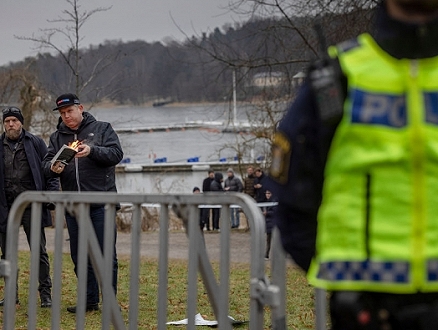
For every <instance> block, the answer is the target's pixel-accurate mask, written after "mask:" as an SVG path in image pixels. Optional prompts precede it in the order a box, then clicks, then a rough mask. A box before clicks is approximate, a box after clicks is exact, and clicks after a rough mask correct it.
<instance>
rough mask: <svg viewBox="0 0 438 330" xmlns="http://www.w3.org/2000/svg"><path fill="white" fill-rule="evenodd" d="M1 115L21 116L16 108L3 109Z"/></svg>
mask: <svg viewBox="0 0 438 330" xmlns="http://www.w3.org/2000/svg"><path fill="white" fill-rule="evenodd" d="M2 112H3V114H4V115H6V114H8V113H19V114H20V115H21V110H20V109H18V108H16V107H9V108H4V109H3V110H2Z"/></svg>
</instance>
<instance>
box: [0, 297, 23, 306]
mask: <svg viewBox="0 0 438 330" xmlns="http://www.w3.org/2000/svg"><path fill="white" fill-rule="evenodd" d="M4 305H5V298H3V299H1V300H0V306H4ZM15 305H20V300H18V299H17V300H15Z"/></svg>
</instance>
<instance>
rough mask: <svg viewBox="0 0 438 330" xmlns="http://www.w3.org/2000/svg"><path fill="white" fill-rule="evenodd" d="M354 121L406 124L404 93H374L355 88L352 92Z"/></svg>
mask: <svg viewBox="0 0 438 330" xmlns="http://www.w3.org/2000/svg"><path fill="white" fill-rule="evenodd" d="M352 96H353V100H352V122H353V123H362V124H378V125H385V126H391V127H403V126H406V122H407V120H406V101H405V96H404V95H386V94H372V93H367V92H364V91H360V90H355V91H354V92H353V94H352Z"/></svg>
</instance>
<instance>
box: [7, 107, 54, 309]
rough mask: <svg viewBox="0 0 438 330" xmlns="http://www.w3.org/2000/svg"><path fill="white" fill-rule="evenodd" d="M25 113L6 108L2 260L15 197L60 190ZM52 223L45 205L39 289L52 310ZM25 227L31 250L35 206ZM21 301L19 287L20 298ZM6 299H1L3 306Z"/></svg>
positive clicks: (44, 148)
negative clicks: (26, 123)
mask: <svg viewBox="0 0 438 330" xmlns="http://www.w3.org/2000/svg"><path fill="white" fill-rule="evenodd" d="M23 123H24V119H23V114H22V113H21V110H20V109H18V108H16V107H8V108H5V109H3V128H4V133H3V134H2V135H1V137H0V139H1V143H0V159H2V160H3V161H1V162H0V173H3V180H0V247H1V251H2V256H1V258H2V259H4V258H5V255H6V225H7V221H8V213H9V209H10V207H11V205H12V203H13V202H14V200H15V198H17V196H18V195H19V194H21V193H22V192H24V191H26V190H38V191H41V190H55V191H56V190H59V184H58V180H56V179H50V180H46V179H45V177H44V173H43V171H42V167H41V163H42V160H43V158H44V155H45V154H46V153H47V146H46V144H45V143H44V141H43V140H42V139H41V138H39V137H37V136H35V135H33V134H31V133H29V132H27V131H25V130H24V129H23ZM51 223H52V221H51V215H50V212H49V210H48V209H47V205H43V211H42V222H41V225H42V226H41V239H40V271H39V278H38V279H39V287H38V291H39V292H40V298H41V307H45V308H47V307H51V306H52V299H51V288H52V281H51V279H50V264H49V257H48V255H47V252H46V235H45V232H44V227H47V226H50V225H51ZM21 225H22V226H23V229H24V232H25V233H26V237H27V241H28V243H29V247H30V237H31V236H30V235H31V207H28V208H26V210H25V211H24V214H23V217H22V219H21ZM15 299H16V303H17V304H19V300H18V285H17V296H16V298H15ZM3 304H4V299H2V300H0V306H3Z"/></svg>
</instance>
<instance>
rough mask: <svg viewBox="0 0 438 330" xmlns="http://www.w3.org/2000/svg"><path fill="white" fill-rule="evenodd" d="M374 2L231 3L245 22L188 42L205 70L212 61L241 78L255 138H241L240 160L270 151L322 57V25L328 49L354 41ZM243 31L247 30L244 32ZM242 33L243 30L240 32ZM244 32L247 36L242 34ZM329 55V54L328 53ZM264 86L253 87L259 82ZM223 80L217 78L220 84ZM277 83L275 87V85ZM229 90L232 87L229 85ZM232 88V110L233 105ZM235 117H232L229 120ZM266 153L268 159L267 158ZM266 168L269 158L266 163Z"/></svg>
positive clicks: (246, 0) (241, 97) (266, 0)
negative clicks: (301, 85) (306, 75)
mask: <svg viewBox="0 0 438 330" xmlns="http://www.w3.org/2000/svg"><path fill="white" fill-rule="evenodd" d="M377 2H378V1H376V0H372V1H369V0H294V1H292V0H231V2H230V3H229V5H228V9H229V10H230V11H233V12H235V13H237V14H238V15H239V17H246V18H247V21H246V22H245V23H236V24H235V26H236V29H234V28H233V27H232V26H230V25H227V26H225V27H224V28H225V29H226V31H225V33H222V31H220V30H219V29H215V31H214V32H212V33H211V34H209V35H208V36H207V34H205V33H204V35H203V36H202V38H201V37H199V38H197V39H194V38H188V42H189V43H190V45H191V46H192V47H193V48H196V49H198V50H199V52H200V53H202V54H203V55H202V56H199V58H200V59H203V60H204V61H203V62H202V63H203V65H206V64H207V63H210V61H214V62H216V63H220V64H221V65H222V68H223V71H222V72H220V74H225V75H227V76H228V78H227V79H229V81H231V75H232V72H235V73H236V76H237V89H238V91H239V92H238V99H239V100H240V101H241V102H240V103H241V104H242V102H250V103H251V104H252V105H253V107H252V109H253V110H252V111H248V113H247V117H248V122H249V123H250V124H251V132H252V134H251V135H242V136H241V137H240V138H239V140H238V141H236V144H235V145H227V146H224V148H234V149H235V151H236V154H237V155H238V156H239V160H240V159H241V157H244V155H247V154H248V150H253V149H254V148H255V147H257V146H258V147H259V148H260V147H261V148H266V149H270V143H271V140H272V136H273V132H274V131H275V128H276V126H277V124H278V121H279V120H280V119H281V117H282V113H283V112H284V109H285V108H286V107H287V103H289V102H290V101H291V99H293V98H294V94H295V92H296V86H297V84H296V83H295V82H294V80H295V78H296V77H297V74H300V72H302V71H304V70H305V68H306V67H307V64H308V62H309V61H311V60H313V59H315V58H317V57H318V56H321V49H322V48H324V47H322V45H320V40H321V38H318V36H317V35H316V33H315V29H314V27H315V25H316V24H319V26H321V28H322V31H323V33H324V37H325V39H326V43H327V44H334V43H337V42H340V41H342V40H346V39H349V38H352V37H354V36H356V35H358V34H359V33H361V32H363V31H366V30H367V29H368V24H369V22H370V19H371V17H370V15H368V14H369V13H370V12H371V11H370V9H371V8H373V7H374V6H375V5H376V3H377ZM242 26H244V27H245V29H240V28H241V27H242ZM238 28H239V29H238ZM241 31H245V34H243V33H242V32H241ZM246 40H248V42H246ZM324 52H325V51H324ZM256 76H259V77H264V83H259V84H256V83H255V77H256ZM218 77H219V76H217V77H216V79H218ZM274 79H277V83H275V84H274V83H272V81H273V80H274ZM230 86H231V84H230ZM231 93H232V90H231V88H230V94H229V95H230V111H233V110H232V106H231V103H232V102H231ZM230 117H231V116H230ZM268 154H269V152H267V153H266V154H265V155H268ZM265 161H266V163H265V164H266V166H268V165H269V159H265Z"/></svg>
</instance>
